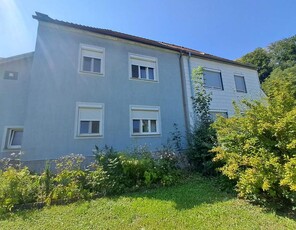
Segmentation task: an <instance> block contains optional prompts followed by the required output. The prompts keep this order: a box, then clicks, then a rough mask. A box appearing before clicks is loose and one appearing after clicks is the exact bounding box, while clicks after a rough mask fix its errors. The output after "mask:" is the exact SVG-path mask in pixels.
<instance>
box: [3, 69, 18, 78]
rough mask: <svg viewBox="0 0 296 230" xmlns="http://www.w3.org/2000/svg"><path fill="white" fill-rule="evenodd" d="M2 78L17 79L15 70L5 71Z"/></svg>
mask: <svg viewBox="0 0 296 230" xmlns="http://www.w3.org/2000/svg"><path fill="white" fill-rule="evenodd" d="M4 79H6V80H17V79H18V72H15V71H5V73H4Z"/></svg>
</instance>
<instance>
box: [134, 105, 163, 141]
mask: <svg viewBox="0 0 296 230" xmlns="http://www.w3.org/2000/svg"><path fill="white" fill-rule="evenodd" d="M133 111H154V112H157V119H150V120H156V131H157V132H147V133H142V132H140V133H133V119H132V112H133ZM129 114H130V137H155V136H158V137H159V136H161V112H160V106H149V105H130V106H129ZM139 120H140V129H141V123H142V121H141V120H148V122H149V124H150V122H151V121H150V120H149V119H145V118H144V119H141V118H139Z"/></svg>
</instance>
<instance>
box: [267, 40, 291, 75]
mask: <svg viewBox="0 0 296 230" xmlns="http://www.w3.org/2000/svg"><path fill="white" fill-rule="evenodd" d="M268 49H269V53H270V57H271V66H272V67H273V69H275V68H281V69H282V70H283V69H286V68H289V67H292V66H295V65H296V35H294V36H292V37H290V38H285V39H283V40H280V41H277V42H274V43H272V44H271V45H269V47H268Z"/></svg>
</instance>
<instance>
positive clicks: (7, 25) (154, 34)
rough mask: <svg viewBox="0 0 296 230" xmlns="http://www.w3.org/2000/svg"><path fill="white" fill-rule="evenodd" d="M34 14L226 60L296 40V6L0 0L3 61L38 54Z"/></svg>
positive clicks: (236, 1) (188, 0) (241, 1)
mask: <svg viewBox="0 0 296 230" xmlns="http://www.w3.org/2000/svg"><path fill="white" fill-rule="evenodd" d="M35 11H39V12H42V13H45V14H48V15H49V16H50V17H52V18H55V19H59V20H64V21H69V22H74V23H79V24H83V25H88V26H94V27H98V28H104V29H111V30H115V31H119V32H123V33H127V34H132V35H136V36H140V37H145V38H149V39H153V40H157V41H164V42H168V43H173V44H177V45H181V46H185V47H188V48H192V49H196V50H199V51H203V52H206V53H210V54H213V55H217V56H220V57H224V58H228V59H236V58H239V57H241V56H242V55H244V54H246V53H248V52H250V51H253V50H254V49H255V48H257V47H266V46H267V45H268V44H270V43H271V42H274V41H277V40H280V39H283V38H286V37H290V36H293V35H295V34H296V13H295V12H296V0H282V1H281V0H277V1H275V0H211V1H210V0H79V1H78V0H77V1H75V0H72V1H70V0H42V1H41V0H0V34H1V36H0V57H8V56H12V55H17V54H21V53H25V52H30V51H33V50H34V46H35V41H36V33H37V25H38V23H37V21H36V20H34V19H32V14H34V12H35Z"/></svg>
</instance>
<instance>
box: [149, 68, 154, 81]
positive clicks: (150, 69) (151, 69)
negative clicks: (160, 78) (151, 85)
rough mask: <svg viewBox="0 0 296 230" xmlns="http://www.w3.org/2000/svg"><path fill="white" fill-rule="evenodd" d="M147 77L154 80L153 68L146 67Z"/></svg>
mask: <svg viewBox="0 0 296 230" xmlns="http://www.w3.org/2000/svg"><path fill="white" fill-rule="evenodd" d="M148 74H149V79H150V80H154V69H153V68H148Z"/></svg>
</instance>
